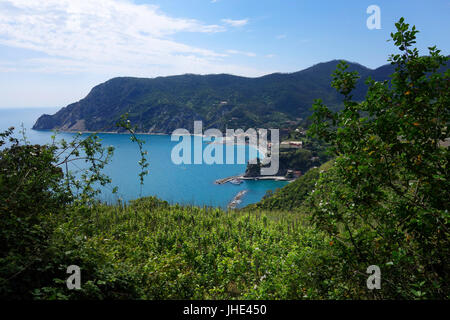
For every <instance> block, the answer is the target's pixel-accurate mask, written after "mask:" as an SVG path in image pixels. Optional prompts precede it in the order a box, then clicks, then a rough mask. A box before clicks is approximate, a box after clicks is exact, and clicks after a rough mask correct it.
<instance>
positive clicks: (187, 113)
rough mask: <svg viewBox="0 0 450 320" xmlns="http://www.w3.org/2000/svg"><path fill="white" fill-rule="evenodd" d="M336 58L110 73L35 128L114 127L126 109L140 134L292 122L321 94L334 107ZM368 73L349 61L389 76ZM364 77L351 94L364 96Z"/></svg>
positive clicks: (353, 67)
mask: <svg viewBox="0 0 450 320" xmlns="http://www.w3.org/2000/svg"><path fill="white" fill-rule="evenodd" d="M338 62H339V61H338V60H333V61H330V62H326V63H320V64H317V65H315V66H312V67H310V68H308V69H306V70H303V71H299V72H295V73H289V74H281V73H276V74H270V75H267V76H263V77H260V78H245V77H237V76H232V75H227V74H218V75H205V76H201V75H193V74H186V75H181V76H171V77H158V78H154V79H145V78H114V79H111V80H109V81H107V82H105V83H103V84H100V85H98V86H96V87H94V88H93V89H92V91H91V92H90V93H89V94H88V95H87V97H86V98H84V99H82V100H80V101H79V102H76V103H73V104H71V105H69V106H67V107H65V108H62V109H61V110H60V111H58V112H57V113H56V114H55V115H53V116H50V115H43V116H42V117H40V118H39V119H38V121H37V122H36V124H35V126H34V129H61V130H67V131H99V132H101V131H117V130H118V128H117V126H116V122H117V121H118V120H119V119H120V116H121V115H123V114H125V113H127V112H128V114H129V119H130V121H132V122H133V123H134V124H136V125H137V126H138V130H139V132H155V133H171V132H172V131H173V130H175V129H177V128H186V129H188V130H192V129H193V123H194V120H202V121H203V123H204V126H205V127H206V128H218V129H221V130H223V129H225V128H226V127H230V128H244V129H246V128H256V127H265V128H268V127H276V128H283V127H285V126H287V125H288V123H289V122H290V121H295V120H296V119H297V118H305V117H307V116H309V115H311V110H310V109H311V105H312V103H313V102H314V100H315V99H317V98H321V99H323V100H324V101H325V102H326V103H328V104H330V105H335V106H338V105H340V104H341V102H342V98H341V96H340V95H339V94H338V93H337V92H336V91H335V90H333V88H332V87H331V86H330V82H331V74H332V72H333V70H335V69H336V65H337V64H338ZM386 68H387V69H390V70H391V69H392V68H391V67H390V66H388V67H382V68H379V69H377V70H370V69H368V68H366V67H363V66H361V65H359V64H355V63H351V64H350V69H351V70H354V71H358V72H359V73H360V74H361V76H362V79H366V78H367V77H368V76H371V75H372V74H377V75H378V78H383V80H385V79H388V77H387V75H388V73H387V72H385V69H386ZM365 92H366V87H365V85H364V84H363V81H361V83H360V85H359V86H358V88H357V91H356V95H357V96H358V98H360V99H362V98H363V96H364V94H365Z"/></svg>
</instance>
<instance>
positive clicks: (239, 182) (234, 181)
mask: <svg viewBox="0 0 450 320" xmlns="http://www.w3.org/2000/svg"><path fill="white" fill-rule="evenodd" d="M230 183H232V184H236V185H240V184H241V183H242V180H241V179H233V180H230Z"/></svg>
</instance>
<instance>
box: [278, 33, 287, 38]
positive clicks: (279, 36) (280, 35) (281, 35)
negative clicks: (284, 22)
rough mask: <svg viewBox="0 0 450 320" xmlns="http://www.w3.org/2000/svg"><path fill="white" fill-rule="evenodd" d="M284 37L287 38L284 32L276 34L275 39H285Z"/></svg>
mask: <svg viewBox="0 0 450 320" xmlns="http://www.w3.org/2000/svg"><path fill="white" fill-rule="evenodd" d="M286 38H287V35H285V34H279V35H278V36H277V39H286Z"/></svg>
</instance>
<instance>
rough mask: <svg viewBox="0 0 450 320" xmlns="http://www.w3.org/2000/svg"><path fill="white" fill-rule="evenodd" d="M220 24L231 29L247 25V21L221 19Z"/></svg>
mask: <svg viewBox="0 0 450 320" xmlns="http://www.w3.org/2000/svg"><path fill="white" fill-rule="evenodd" d="M222 22H223V23H226V24H228V25H230V26H232V27H243V26H245V25H246V24H247V23H248V19H242V20H232V19H222Z"/></svg>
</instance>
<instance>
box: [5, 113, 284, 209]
mask: <svg viewBox="0 0 450 320" xmlns="http://www.w3.org/2000/svg"><path fill="white" fill-rule="evenodd" d="M56 111H57V109H51V108H45V109H44V108H39V109H0V130H4V129H6V128H8V127H10V126H15V127H16V128H20V125H21V123H23V124H24V126H25V128H26V135H27V138H28V140H29V141H30V142H31V143H39V144H43V143H48V142H50V140H51V136H52V135H53V133H52V132H50V131H35V130H31V127H32V126H33V124H34V122H35V121H36V119H37V118H38V117H39V116H40V115H41V114H43V113H48V114H53V113H54V112H56ZM16 134H17V132H16ZM72 136H73V134H71V133H59V134H58V138H64V139H66V140H70V138H71V137H72ZM99 137H100V138H102V144H103V145H105V146H109V145H111V146H114V147H115V152H114V157H113V159H112V162H111V163H110V164H109V165H107V167H106V168H105V173H106V174H108V175H109V176H110V177H111V179H112V184H111V185H110V186H109V187H107V188H104V189H103V190H102V194H101V198H102V200H104V201H107V202H111V203H114V202H115V201H117V200H118V199H119V198H121V199H123V200H125V201H127V200H132V199H136V198H138V197H139V196H140V184H139V177H138V174H139V172H140V168H139V166H138V161H139V150H138V147H137V145H136V144H135V143H132V142H131V141H130V137H129V135H126V134H99ZM139 137H140V138H141V139H143V140H145V141H146V143H145V144H144V149H145V150H147V151H148V161H149V163H150V167H149V171H150V172H149V175H147V176H146V177H145V181H144V183H145V184H144V186H143V189H142V196H150V195H154V196H157V197H159V198H160V199H163V200H166V201H169V202H170V203H180V204H192V205H199V206H203V205H206V206H217V207H222V208H226V206H227V204H228V203H229V202H230V201H231V200H232V199H233V197H234V196H235V195H236V194H237V193H238V192H239V191H242V190H248V192H247V194H246V195H245V196H244V197H243V198H242V203H241V204H240V207H242V206H246V205H248V204H251V203H255V202H258V201H259V200H260V199H261V198H262V197H263V196H264V194H265V193H266V191H267V190H275V189H276V188H281V187H283V186H284V185H286V182H280V181H244V182H243V183H242V184H241V185H232V184H229V183H228V184H225V185H215V184H214V181H215V180H217V179H220V178H225V177H229V176H234V175H239V174H242V173H243V172H244V171H245V168H246V165H245V164H233V165H226V164H223V165H220V164H213V165H207V164H199V165H194V164H192V165H186V164H181V165H175V164H174V163H172V160H171V152H172V148H173V147H174V146H175V145H176V144H177V143H178V142H176V141H171V140H170V136H154V135H139ZM191 145H192V146H193V145H194V144H193V143H192V144H191ZM206 146H207V144H206V143H204V144H203V147H206ZM235 148H236V150H235V155H237V149H239V148H245V151H246V154H247V157H246V159H248V152H249V147H248V146H236V147H235ZM192 153H193V151H192ZM225 154H226V152H225V150H224V156H225ZM81 165H82V164H81ZM114 186H117V187H118V189H119V191H118V193H117V194H116V195H113V194H112V193H111V189H112V187H114Z"/></svg>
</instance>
